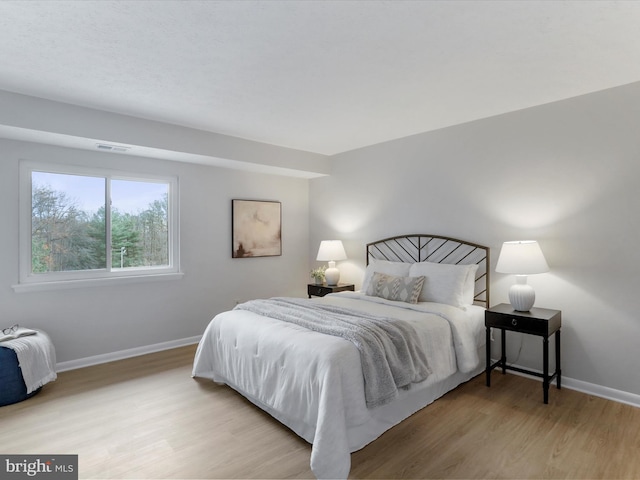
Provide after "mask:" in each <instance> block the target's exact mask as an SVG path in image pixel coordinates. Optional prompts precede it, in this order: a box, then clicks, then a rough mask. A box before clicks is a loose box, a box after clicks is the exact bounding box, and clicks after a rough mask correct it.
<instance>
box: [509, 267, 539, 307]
mask: <svg viewBox="0 0 640 480" xmlns="http://www.w3.org/2000/svg"><path fill="white" fill-rule="evenodd" d="M535 301H536V292H535V291H534V290H533V287H532V286H531V285H529V284H528V283H527V276H526V275H516V283H515V284H514V285H512V286H511V288H510V289H509V302H510V303H511V306H512V307H513V309H514V310H516V311H518V312H528V311H529V310H531V307H533V304H534V303H535Z"/></svg>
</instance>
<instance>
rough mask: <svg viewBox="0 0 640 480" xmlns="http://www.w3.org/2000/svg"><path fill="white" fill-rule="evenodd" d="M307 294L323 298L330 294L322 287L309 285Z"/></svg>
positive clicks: (328, 289) (327, 289) (328, 290)
mask: <svg viewBox="0 0 640 480" xmlns="http://www.w3.org/2000/svg"><path fill="white" fill-rule="evenodd" d="M307 293H308V294H309V295H313V296H314V297H324V296H325V295H326V294H327V293H331V289H330V288H326V287H323V286H322V285H309V286H308V287H307Z"/></svg>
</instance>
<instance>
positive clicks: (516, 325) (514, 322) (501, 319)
mask: <svg viewBox="0 0 640 480" xmlns="http://www.w3.org/2000/svg"><path fill="white" fill-rule="evenodd" d="M485 318H486V320H485V325H486V326H487V327H496V328H504V329H505V330H515V331H518V332H523V333H531V334H533V335H548V334H549V325H548V322H546V321H544V320H538V319H535V318H523V317H517V316H513V315H503V314H499V313H489V312H487V315H486V317H485Z"/></svg>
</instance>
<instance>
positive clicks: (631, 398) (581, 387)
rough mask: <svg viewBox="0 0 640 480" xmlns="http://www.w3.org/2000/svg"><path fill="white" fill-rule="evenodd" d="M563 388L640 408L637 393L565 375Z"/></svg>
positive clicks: (537, 378)
mask: <svg viewBox="0 0 640 480" xmlns="http://www.w3.org/2000/svg"><path fill="white" fill-rule="evenodd" d="M492 361H493V360H492ZM514 366H515V367H518V368H525V367H521V366H519V365H514ZM526 368H528V367H526ZM528 369H529V370H533V371H535V372H539V373H542V371H538V370H535V369H530V368H528ZM499 370H500V368H496V371H499ZM507 373H511V374H513V375H520V376H521V377H527V378H531V379H533V380H538V381H539V382H542V378H540V377H536V376H534V375H527V374H526V373H520V372H516V371H513V370H507ZM561 387H562V388H568V389H569V390H575V391H577V392H582V393H586V394H589V395H593V396H594V397H600V398H606V399H607V400H613V401H614V402H619V403H625V404H627V405H631V406H633V407H639V408H640V395H636V394H635V393H629V392H625V391H623V390H616V389H615V388H609V387H603V386H602V385H596V384H595V383H589V382H583V381H582V380H576V379H574V378H568V377H565V376H564V375H562V380H561ZM552 388H555V379H554V381H553V382H552ZM550 394H551V393H550Z"/></svg>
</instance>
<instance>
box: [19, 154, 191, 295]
mask: <svg viewBox="0 0 640 480" xmlns="http://www.w3.org/2000/svg"><path fill="white" fill-rule="evenodd" d="M34 171H37V172H48V173H59V174H67V175H82V176H90V177H100V178H106V179H109V180H111V179H114V180H129V181H140V182H158V183H167V184H168V185H169V192H168V217H169V218H168V225H169V239H168V241H169V252H168V254H169V264H168V265H163V266H157V267H135V268H126V269H122V270H121V269H116V270H113V269H112V268H111V267H112V266H111V261H110V258H111V255H108V254H107V256H106V258H107V268H106V269H95V270H80V271H69V272H47V273H37V274H34V273H33V272H32V263H31V262H32V258H31V254H32V252H31V248H32V238H31V235H32V230H31V221H32V205H31V201H32V172H34ZM109 186H110V183H109V182H107V188H106V194H105V202H109V198H110V191H109V190H110V188H109ZM178 187H179V182H178V177H177V176H159V175H154V174H146V173H132V172H125V171H119V170H108V169H104V168H92V167H86V166H78V165H63V164H56V163H48V162H36V161H27V160H23V161H21V163H20V245H19V249H20V254H19V263H20V266H19V268H20V282H19V284H17V285H13V289H14V291H16V292H26V291H38V290H57V289H64V288H77V287H87V286H101V285H109V284H113V283H117V284H122V283H126V282H128V283H132V282H141V281H143V282H144V281H157V280H173V279H178V278H181V277H182V273H181V272H180V221H179V211H180V208H179V188H178ZM105 204H106V203H105ZM107 212H110V210H109V209H107ZM106 215H107V217H109V216H110V213H106ZM107 230H108V231H107V237H106V239H107V247H106V248H107V252H110V251H111V232H110V231H109V230H110V229H107Z"/></svg>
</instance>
